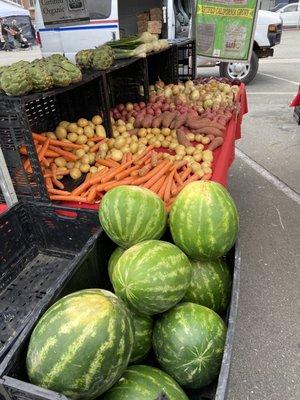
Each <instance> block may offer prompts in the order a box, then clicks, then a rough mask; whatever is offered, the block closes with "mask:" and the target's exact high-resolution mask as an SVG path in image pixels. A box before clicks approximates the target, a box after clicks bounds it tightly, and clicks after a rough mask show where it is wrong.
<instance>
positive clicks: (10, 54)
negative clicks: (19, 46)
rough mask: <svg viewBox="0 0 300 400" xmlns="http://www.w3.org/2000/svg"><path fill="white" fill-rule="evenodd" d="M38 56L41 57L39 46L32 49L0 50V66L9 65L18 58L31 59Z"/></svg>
mask: <svg viewBox="0 0 300 400" xmlns="http://www.w3.org/2000/svg"><path fill="white" fill-rule="evenodd" d="M40 57H42V53H41V50H40V47H39V46H34V47H33V48H32V50H30V49H24V50H13V51H0V66H1V65H9V64H12V63H14V62H17V61H20V60H24V61H33V60H34V59H36V58H40Z"/></svg>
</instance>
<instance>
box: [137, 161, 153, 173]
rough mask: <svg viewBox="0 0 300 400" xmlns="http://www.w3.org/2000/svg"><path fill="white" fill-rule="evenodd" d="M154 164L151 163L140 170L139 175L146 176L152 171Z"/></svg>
mask: <svg viewBox="0 0 300 400" xmlns="http://www.w3.org/2000/svg"><path fill="white" fill-rule="evenodd" d="M151 169H152V165H151V164H150V163H149V164H147V165H145V166H144V167H143V168H142V169H140V170H139V176H145V175H146V174H147V173H148V172H149V171H151Z"/></svg>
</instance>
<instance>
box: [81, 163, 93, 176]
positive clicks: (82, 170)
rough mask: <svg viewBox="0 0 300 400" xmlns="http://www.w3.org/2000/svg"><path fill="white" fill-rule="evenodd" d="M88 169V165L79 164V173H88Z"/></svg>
mask: <svg viewBox="0 0 300 400" xmlns="http://www.w3.org/2000/svg"><path fill="white" fill-rule="evenodd" d="M90 168H91V167H90V165H89V164H81V165H80V168H79V169H80V171H81V172H83V173H84V174H85V173H87V172H89V170H90Z"/></svg>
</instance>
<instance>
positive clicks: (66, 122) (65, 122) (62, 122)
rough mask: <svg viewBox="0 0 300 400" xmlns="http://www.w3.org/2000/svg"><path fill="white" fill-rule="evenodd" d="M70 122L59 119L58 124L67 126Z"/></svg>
mask: <svg viewBox="0 0 300 400" xmlns="http://www.w3.org/2000/svg"><path fill="white" fill-rule="evenodd" d="M69 124H70V122H69V121H61V122H60V123H59V124H58V126H62V127H63V128H67V126H68V125H69Z"/></svg>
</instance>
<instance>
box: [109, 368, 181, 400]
mask: <svg viewBox="0 0 300 400" xmlns="http://www.w3.org/2000/svg"><path fill="white" fill-rule="evenodd" d="M160 396H161V398H165V396H166V398H168V399H169V400H188V397H187V396H186V394H185V393H184V391H183V390H182V389H181V387H180V386H179V385H178V383H177V382H175V381H174V380H173V379H172V378H171V377H170V376H169V375H167V374H166V373H165V372H163V371H161V370H159V369H157V368H153V367H149V366H147V365H132V366H131V367H129V368H128V369H127V370H126V372H125V373H124V375H123V376H122V378H121V379H120V380H119V382H117V383H116V384H115V385H114V386H113V387H112V388H111V389H110V390H109V391H108V392H106V393H104V395H103V396H102V397H101V400H156V399H158V398H160Z"/></svg>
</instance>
